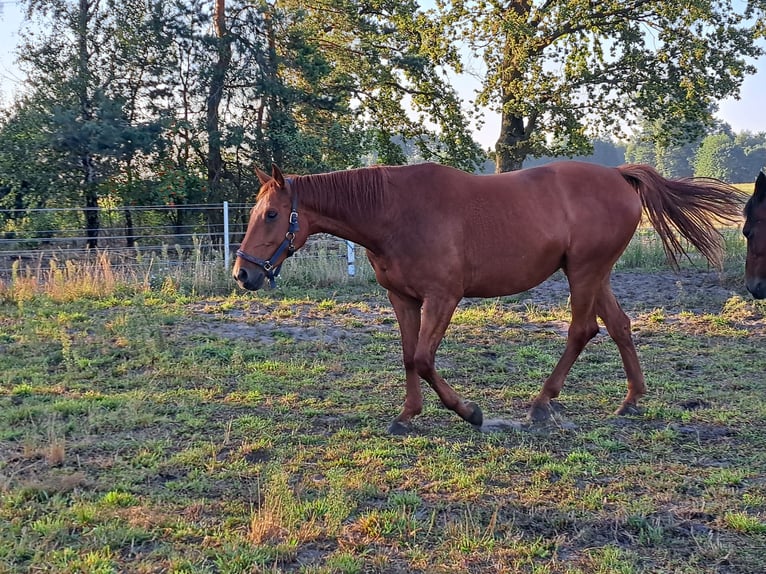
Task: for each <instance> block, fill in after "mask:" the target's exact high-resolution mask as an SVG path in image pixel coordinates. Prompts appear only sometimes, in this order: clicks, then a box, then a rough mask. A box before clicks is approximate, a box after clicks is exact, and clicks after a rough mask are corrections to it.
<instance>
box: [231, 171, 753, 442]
mask: <svg viewBox="0 0 766 574" xmlns="http://www.w3.org/2000/svg"><path fill="white" fill-rule="evenodd" d="M258 176H259V178H260V180H261V183H262V184H263V185H262V187H261V190H260V193H259V195H258V199H257V202H256V204H255V207H254V208H253V210H252V213H251V215H250V223H249V226H248V229H247V233H246V234H245V237H244V239H243V241H242V244H241V246H240V250H239V251H238V252H237V255H238V257H237V261H236V263H235V265H234V270H233V274H234V278H235V279H236V281H237V282H238V283H239V284H240V286H242V287H244V288H245V289H250V290H255V289H258V288H260V287H261V286H262V285H263V283H264V280H265V279H267V278H268V279H269V280H270V281H272V282H273V279H274V276H275V275H276V274H277V273H278V272H279V266H280V265H281V263H282V261H284V259H285V257H287V256H288V255H289V254H291V253H292V252H293V251H294V250H296V249H298V248H300V247H301V246H302V245H303V244H304V243H305V242H306V239H307V238H308V236H309V235H311V234H313V233H320V232H323V233H331V234H333V235H336V236H338V237H342V238H344V239H348V240H351V241H353V242H355V243H358V244H360V245H363V246H364V247H366V248H367V256H368V257H369V260H370V263H371V264H372V267H373V269H374V271H375V275H376V277H377V279H378V282H379V283H380V284H381V285H382V286H383V287H385V288H386V289H387V290H388V297H389V300H390V301H391V304H392V305H393V307H394V311H395V313H396V317H397V319H398V321H399V329H400V332H401V339H402V350H403V355H404V369H405V373H406V396H405V399H404V409H403V410H402V412H401V414H400V415H399V416H398V417H397V418H396V419H395V420H394V421H393V423H392V424H391V426H390V429H389V430H390V431H391V432H393V433H404V432H407V431H408V430H409V428H410V423H411V420H412V418H413V417H415V416H416V415H417V414H419V413H420V412H421V409H422V406H423V397H422V394H421V388H420V379H421V378H423V379H425V380H426V381H427V382H428V384H429V385H430V386H431V387H432V388H433V389H434V391H436V393H437V394H438V395H439V398H440V399H441V401H442V403H443V404H444V406H446V407H447V408H449V409H451V410H453V411H454V412H456V413H457V414H458V415H460V416H461V417H462V418H463V419H465V420H466V421H468V422H470V423H471V424H473V425H477V426H480V425H481V424H482V421H483V417H482V412H481V410H480V409H479V407H478V406H477V405H476V404H474V403H472V402H468V401H465V400H464V399H463V398H462V397H460V395H458V394H457V393H456V392H455V391H454V390H453V389H452V388H451V387H450V386H449V385H448V384H447V383H446V382H445V381H444V379H443V378H442V377H441V375H440V374H439V373H438V372H437V371H436V369H435V368H434V356H435V354H436V349H437V348H438V347H439V344H440V342H441V340H442V337H443V336H444V333H445V331H446V329H447V326H448V325H449V323H450V319H451V318H452V314H453V312H454V311H455V308H456V306H457V305H458V303H459V302H460V300H461V298H463V297H495V296H501V295H510V294H514V293H519V292H522V291H526V290H528V289H531V288H532V287H534V286H536V285H538V284H540V283H541V282H542V281H544V280H545V279H546V278H547V277H549V276H550V275H551V274H552V273H554V272H555V271H556V270H557V269H563V271H564V273H565V274H566V276H567V279H568V281H569V287H570V293H571V308H572V320H571V323H570V326H569V333H568V337H567V343H566V348H565V350H564V354H563V355H562V357H561V358H560V359H559V362H558V364H557V365H556V367H555V368H554V369H553V372H552V373H551V375H550V376H549V377H548V378H547V379H546V381H545V382H544V384H543V387H542V390H541V391H540V393H539V394H538V395H537V397H536V398H535V399H534V400H533V401H532V405H531V408H530V411H529V416H530V418H531V419H532V420H533V421H537V420H546V419H547V418H549V417H550V416H551V399H553V398H555V397H557V396H558V395H559V392H560V391H561V387H562V385H563V384H564V379H565V377H566V376H567V374H568V372H569V370H570V368H571V367H572V364H573V363H574V361H575V359H577V357H578V356H579V354H580V352H581V351H582V349H583V347H584V346H585V344H586V343H587V342H588V341H589V340H590V339H591V338H593V337H594V336H595V335H596V333H597V332H598V324H597V322H596V317H597V316H598V317H601V319H602V320H603V321H604V324H605V325H606V328H607V331H608V332H609V335H610V336H611V337H612V339H614V341H615V343H617V348H618V349H619V352H620V355H621V356H622V361H623V365H624V368H625V373H626V375H627V379H628V393H627V396H626V397H625V400H624V401H623V402H622V405H621V406H620V407H619V409H617V413H619V414H626V413H634V412H637V410H638V400H639V398H641V396H642V395H644V394H645V392H646V386H645V384H644V376H643V374H642V372H641V367H640V366H639V363H638V356H637V355H636V350H635V348H634V346H633V340H632V338H631V327H630V320H629V319H628V317H627V315H626V314H625V313H624V312H623V311H622V309H621V308H620V305H619V304H618V303H617V300H616V299H615V296H614V294H613V293H612V289H611V286H610V282H609V279H610V274H611V270H612V267H613V265H614V264H615V262H616V261H617V259H618V258H619V257H620V255H621V254H622V252H623V251H624V250H625V248H626V246H627V245H628V242H629V241H630V239H631V237H632V236H633V234H634V232H635V230H636V227H637V226H638V223H639V220H640V219H641V213H642V210H645V211H646V213H647V214H648V217H649V220H650V221H651V223H652V225H653V226H654V227H655V229H656V230H657V232H658V233H659V235H660V237H661V238H662V241H663V245H664V247H665V251H666V253H667V254H668V256H669V259H670V261H671V263H673V264H675V263H677V257H678V256H680V255H683V254H684V250H683V247H682V244H681V242H680V239H679V238H678V237H677V236H676V235H675V234H674V232H673V229H675V230H677V231H678V232H679V233H680V235H681V236H682V237H684V238H686V239H688V240H689V241H690V242H691V243H692V244H693V245H694V246H695V247H697V248H698V249H699V250H700V251H701V252H702V253H703V254H704V255H705V257H707V259H708V260H709V261H710V262H712V263H713V264H716V265H719V264H720V262H721V252H722V250H721V242H720V234H719V233H718V232H717V231H716V230H715V228H714V227H713V224H712V221H713V219H717V220H718V221H721V220H723V221H727V222H733V221H735V220H736V219H737V218H738V216H739V214H740V210H741V205H742V203H741V201H740V200H739V194H738V192H737V191H736V190H735V189H734V188H732V187H730V186H727V185H725V184H723V183H721V182H718V181H715V180H678V181H673V180H667V179H665V178H663V177H662V176H660V175H659V174H658V173H657V172H656V171H655V170H654V169H652V168H651V167H648V166H644V165H624V166H622V167H619V168H608V167H600V166H597V165H593V164H587V163H578V162H561V163H553V164H549V165H546V166H543V167H538V168H533V169H526V170H522V171H517V172H512V173H506V174H501V175H486V176H477V175H470V174H467V173H464V172H462V171H458V170H456V169H453V168H450V167H445V166H441V165H435V164H420V165H411V166H404V167H370V168H364V169H357V170H349V171H340V172H334V173H327V174H321V175H308V176H298V177H289V178H285V177H284V176H283V175H282V173H281V172H280V171H279V169H278V168H277V167H276V166H275V167H274V168H273V171H272V175H271V176H268V175H267V174H265V173H263V172H262V171H260V170H258Z"/></svg>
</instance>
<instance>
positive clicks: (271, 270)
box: [237, 192, 300, 289]
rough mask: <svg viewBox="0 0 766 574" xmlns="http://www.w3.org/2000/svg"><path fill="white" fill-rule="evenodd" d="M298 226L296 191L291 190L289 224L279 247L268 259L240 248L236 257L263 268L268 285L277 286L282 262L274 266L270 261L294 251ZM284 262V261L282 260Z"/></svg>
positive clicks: (288, 255) (289, 254)
mask: <svg viewBox="0 0 766 574" xmlns="http://www.w3.org/2000/svg"><path fill="white" fill-rule="evenodd" d="M299 229H300V228H299V227H298V193H297V192H293V202H292V206H291V208H290V226H289V227H288V228H287V233H285V238H284V239H283V240H282V243H280V244H279V247H277V250H276V251H275V252H274V254H273V255H272V256H271V257H269V258H268V259H265V260H264V259H258V258H257V257H253V256H252V255H248V254H247V253H245V252H244V251H242V250H241V249H237V257H241V258H242V259H244V260H245V261H249V262H250V263H255V264H256V265H257V266H258V267H260V268H261V269H263V271H264V272H265V273H266V278H267V279H268V280H269V286H270V287H271V288H272V289H274V287H276V286H277V280H276V279H277V275H279V272H280V271H281V270H282V263H280V264H279V265H277V266H274V265H273V264H272V263H271V262H272V261H275V260H277V259H279V257H280V256H281V255H282V254H283V253H284V252H285V251H287V255H286V256H285V259H286V258H287V257H290V256H291V255H292V254H293V253H295V244H294V243H293V241H294V240H295V233H296V232H297V231H298V230H299ZM283 263H284V261H283Z"/></svg>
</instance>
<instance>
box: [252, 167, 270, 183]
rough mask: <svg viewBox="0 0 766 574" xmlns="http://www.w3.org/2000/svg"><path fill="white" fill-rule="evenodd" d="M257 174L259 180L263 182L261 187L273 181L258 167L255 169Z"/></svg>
mask: <svg viewBox="0 0 766 574" xmlns="http://www.w3.org/2000/svg"><path fill="white" fill-rule="evenodd" d="M255 174H256V175H257V176H258V180H259V181H260V182H261V185H266V184H267V183H269V182H270V181H271V176H270V175H269V174H268V173H266V172H265V171H263V170H262V169H260V168H259V167H258V166H256V168H255Z"/></svg>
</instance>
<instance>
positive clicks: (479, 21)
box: [438, 0, 764, 171]
mask: <svg viewBox="0 0 766 574" xmlns="http://www.w3.org/2000/svg"><path fill="white" fill-rule="evenodd" d="M438 6H439V15H440V17H441V21H442V23H443V25H444V30H445V34H450V35H451V37H453V38H455V40H457V39H462V38H465V39H466V40H467V41H468V43H469V44H470V46H471V47H472V48H473V50H474V52H475V53H476V54H477V55H478V56H480V57H481V58H483V60H484V63H485V65H486V68H487V71H486V75H485V76H484V77H483V82H482V88H481V92H480V94H479V96H478V98H477V100H476V103H477V104H478V105H480V106H490V107H491V108H493V109H494V110H496V111H498V112H500V113H501V114H502V126H501V133H500V139H499V141H498V144H497V147H496V150H495V151H496V154H497V158H496V159H497V166H498V170H499V171H508V170H510V169H518V168H519V167H521V164H522V162H523V160H524V159H525V158H526V157H527V156H528V155H536V156H539V155H561V154H562V152H563V151H564V150H566V152H567V153H568V154H578V153H584V152H587V151H588V149H589V145H590V137H592V136H602V135H606V134H614V133H622V131H623V128H624V126H625V125H628V126H635V124H636V122H637V119H638V118H639V117H643V118H644V119H646V120H648V121H652V122H653V121H656V120H662V121H663V122H665V123H666V125H677V126H682V128H681V129H680V130H679V131H680V132H681V133H678V132H677V131H676V130H670V131H667V132H663V133H664V135H665V136H667V138H668V140H667V141H670V140H672V139H675V138H677V137H679V136H681V137H683V136H687V137H688V136H689V135H692V136H695V135H699V134H700V133H701V128H702V127H703V126H705V125H708V124H710V122H711V106H712V104H714V103H715V102H717V101H718V100H720V99H722V98H724V97H726V96H728V95H731V94H732V93H736V91H737V90H738V88H739V86H740V85H741V83H742V80H743V78H744V77H745V76H746V75H747V74H749V73H753V72H754V70H755V69H754V67H753V65H752V64H751V63H750V60H749V58H754V57H758V56H759V55H761V54H762V53H763V52H764V48H763V45H762V44H760V43H758V41H757V38H758V34H759V33H762V28H759V26H761V24H759V21H761V22H762V21H763V19H764V6H763V4H762V3H754V4H751V3H749V4H747V6H746V7H743V6H742V5H741V4H740V3H738V2H735V1H733V0H725V1H723V2H716V3H710V2H706V1H704V0H695V1H693V2H686V3H673V2H665V1H659V0H656V1H655V0H652V1H649V2H642V3H641V4H640V5H639V6H636V5H634V4H632V3H627V2H623V1H621V0H608V1H603V2H595V3H594V2H581V1H579V0H567V1H565V2H515V3H512V4H511V5H510V7H509V6H508V5H507V4H506V3H498V2H488V1H486V0H473V1H466V0H456V1H449V2H448V1H445V2H439V3H438ZM758 30H761V32H758ZM588 134H590V135H588ZM551 142H553V145H554V146H557V147H556V148H555V149H552V145H551ZM558 146H563V147H558Z"/></svg>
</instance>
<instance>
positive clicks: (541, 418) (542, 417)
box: [527, 403, 555, 423]
mask: <svg viewBox="0 0 766 574" xmlns="http://www.w3.org/2000/svg"><path fill="white" fill-rule="evenodd" d="M554 414H555V410H554V408H553V406H552V405H551V404H550V403H547V404H545V405H533V406H532V408H531V409H529V412H528V413H527V419H529V421H530V422H532V423H548V422H551V421H552V420H553V418H554V417H553V415H554Z"/></svg>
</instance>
